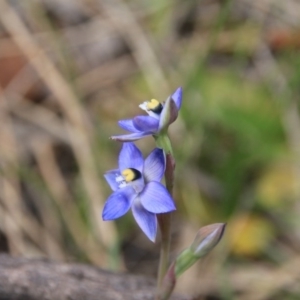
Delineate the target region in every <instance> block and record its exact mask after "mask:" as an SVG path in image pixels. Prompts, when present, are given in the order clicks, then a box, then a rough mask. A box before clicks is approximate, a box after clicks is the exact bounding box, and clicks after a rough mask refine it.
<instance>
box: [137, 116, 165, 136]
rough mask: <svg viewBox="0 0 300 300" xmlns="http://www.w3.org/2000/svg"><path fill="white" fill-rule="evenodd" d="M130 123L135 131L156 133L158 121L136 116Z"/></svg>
mask: <svg viewBox="0 0 300 300" xmlns="http://www.w3.org/2000/svg"><path fill="white" fill-rule="evenodd" d="M132 122H133V125H134V127H135V128H136V129H138V130H140V131H143V132H149V131H151V132H156V131H157V130H158V124H159V120H158V119H155V118H153V117H150V116H137V117H134V118H133V120H132Z"/></svg>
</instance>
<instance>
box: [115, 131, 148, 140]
mask: <svg viewBox="0 0 300 300" xmlns="http://www.w3.org/2000/svg"><path fill="white" fill-rule="evenodd" d="M152 134H153V133H152V132H138V133H131V134H122V135H113V136H111V137H110V138H111V139H112V140H115V141H119V142H132V141H136V140H139V139H141V138H143V137H145V136H148V135H152Z"/></svg>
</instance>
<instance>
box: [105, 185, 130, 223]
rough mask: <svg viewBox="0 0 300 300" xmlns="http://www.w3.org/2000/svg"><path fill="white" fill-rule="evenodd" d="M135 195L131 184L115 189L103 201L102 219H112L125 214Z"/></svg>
mask: <svg viewBox="0 0 300 300" xmlns="http://www.w3.org/2000/svg"><path fill="white" fill-rule="evenodd" d="M135 197H136V193H135V191H134V189H133V188H132V187H131V186H127V187H124V188H121V189H118V190H116V191H115V192H114V193H112V194H111V195H110V197H109V198H108V199H107V201H106V202H105V205H104V208H103V212H102V218H103V220H104V221H109V220H114V219H117V218H120V217H122V216H123V215H125V214H126V213H127V211H128V210H129V208H130V207H131V203H132V201H133V199H134V198H135Z"/></svg>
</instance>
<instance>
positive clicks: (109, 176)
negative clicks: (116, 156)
mask: <svg viewBox="0 0 300 300" xmlns="http://www.w3.org/2000/svg"><path fill="white" fill-rule="evenodd" d="M119 175H120V171H119V170H118V169H116V170H110V171H107V172H106V173H105V174H104V178H105V179H106V181H107V183H108V184H109V186H110V187H111V189H112V190H113V191H116V190H117V189H118V188H119V185H118V183H117V182H116V177H117V176H119Z"/></svg>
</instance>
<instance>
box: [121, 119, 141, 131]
mask: <svg viewBox="0 0 300 300" xmlns="http://www.w3.org/2000/svg"><path fill="white" fill-rule="evenodd" d="M118 124H119V126H120V127H121V128H123V129H124V130H127V131H130V132H136V133H137V132H140V130H138V129H137V128H135V126H134V124H133V121H132V119H130V120H120V121H118Z"/></svg>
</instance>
